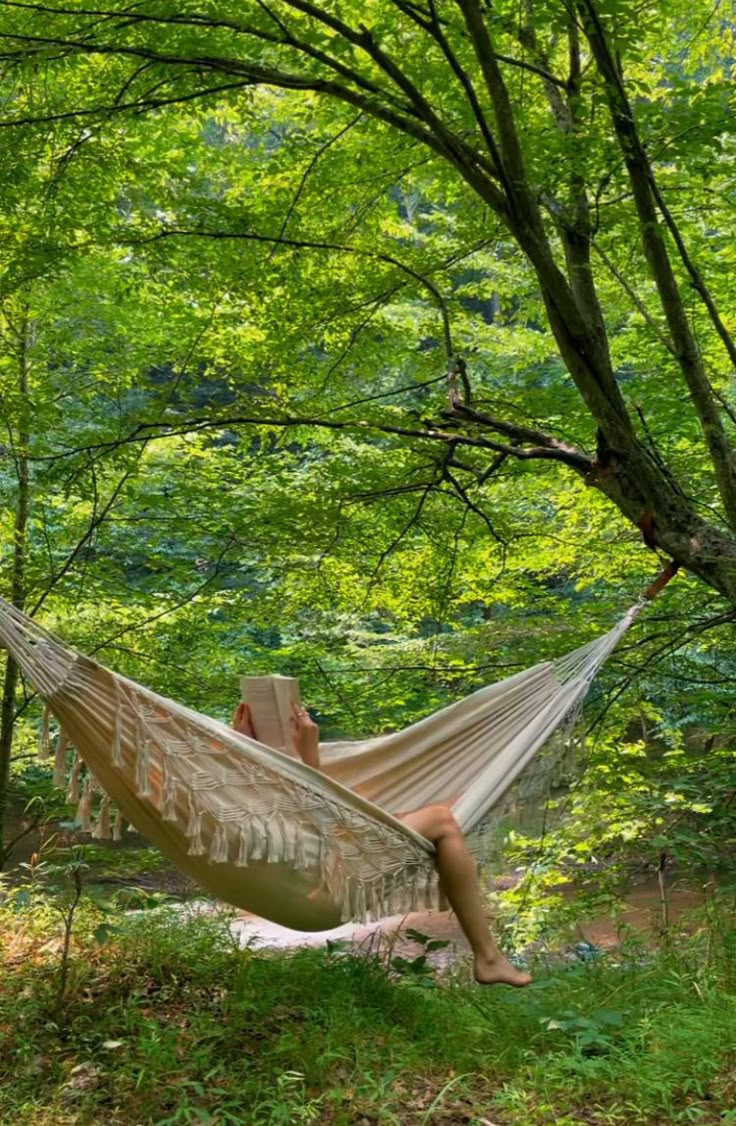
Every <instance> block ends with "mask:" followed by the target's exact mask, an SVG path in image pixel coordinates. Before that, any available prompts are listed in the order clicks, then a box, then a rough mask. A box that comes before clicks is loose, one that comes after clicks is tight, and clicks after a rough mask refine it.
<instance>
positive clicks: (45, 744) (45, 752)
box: [38, 704, 51, 762]
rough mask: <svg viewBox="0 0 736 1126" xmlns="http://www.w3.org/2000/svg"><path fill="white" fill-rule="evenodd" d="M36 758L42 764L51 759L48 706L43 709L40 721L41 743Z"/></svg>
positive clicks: (49, 713)
mask: <svg viewBox="0 0 736 1126" xmlns="http://www.w3.org/2000/svg"><path fill="white" fill-rule="evenodd" d="M38 757H39V758H40V759H41V761H42V762H44V761H45V760H46V759H48V758H50V757H51V712H50V710H49V706H48V704H46V705H45V707H44V709H43V719H42V720H41V742H40V744H39V748H38Z"/></svg>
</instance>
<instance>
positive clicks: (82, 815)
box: [75, 775, 94, 833]
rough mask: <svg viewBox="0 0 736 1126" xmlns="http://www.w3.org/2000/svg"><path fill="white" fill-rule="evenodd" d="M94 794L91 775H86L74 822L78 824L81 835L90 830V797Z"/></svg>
mask: <svg viewBox="0 0 736 1126" xmlns="http://www.w3.org/2000/svg"><path fill="white" fill-rule="evenodd" d="M93 793H94V782H93V780H92V776H91V775H87V780H86V782H85V784H84V790H83V792H82V796H81V798H80V799H79V804H78V806H77V813H76V817H75V821H77V823H78V824H79V827H80V828H81V830H82V832H83V833H88V832H89V831H90V829H91V828H92V795H93Z"/></svg>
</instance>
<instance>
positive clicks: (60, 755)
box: [54, 731, 69, 787]
mask: <svg viewBox="0 0 736 1126" xmlns="http://www.w3.org/2000/svg"><path fill="white" fill-rule="evenodd" d="M68 751H69V738H68V736H67V734H66V732H65V731H60V732H59V741H58V743H57V744H56V753H55V755H54V785H55V786H59V787H61V786H63V785H64V784H65V782H66V756H67V752H68Z"/></svg>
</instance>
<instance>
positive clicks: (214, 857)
mask: <svg viewBox="0 0 736 1126" xmlns="http://www.w3.org/2000/svg"><path fill="white" fill-rule="evenodd" d="M228 844H229V841H228V836H227V825H222V824H220V825H218V826H217V828H216V829H215V835H214V837H213V838H212V844H211V845H210V860H211V861H212V863H213V864H226V863H227V859H228Z"/></svg>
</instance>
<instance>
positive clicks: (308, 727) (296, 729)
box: [291, 704, 320, 770]
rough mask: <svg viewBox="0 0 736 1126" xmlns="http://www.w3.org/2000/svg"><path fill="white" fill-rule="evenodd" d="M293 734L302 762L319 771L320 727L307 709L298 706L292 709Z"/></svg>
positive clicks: (294, 705) (293, 705)
mask: <svg viewBox="0 0 736 1126" xmlns="http://www.w3.org/2000/svg"><path fill="white" fill-rule="evenodd" d="M291 734H292V737H293V739H294V746H295V747H296V752H297V754H298V755H299V758H300V759H301V760H302V762H303V763H304V764H305V765H306V766H311V767H312V768H313V769H314V770H319V769H320V761H319V727H318V726H317V724H316V723H315V722H314V720H313V719H312V717H311V716H310V714H309V712H308V711H307V709H306V708H299V707H297V705H296V704H292V707H291Z"/></svg>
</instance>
